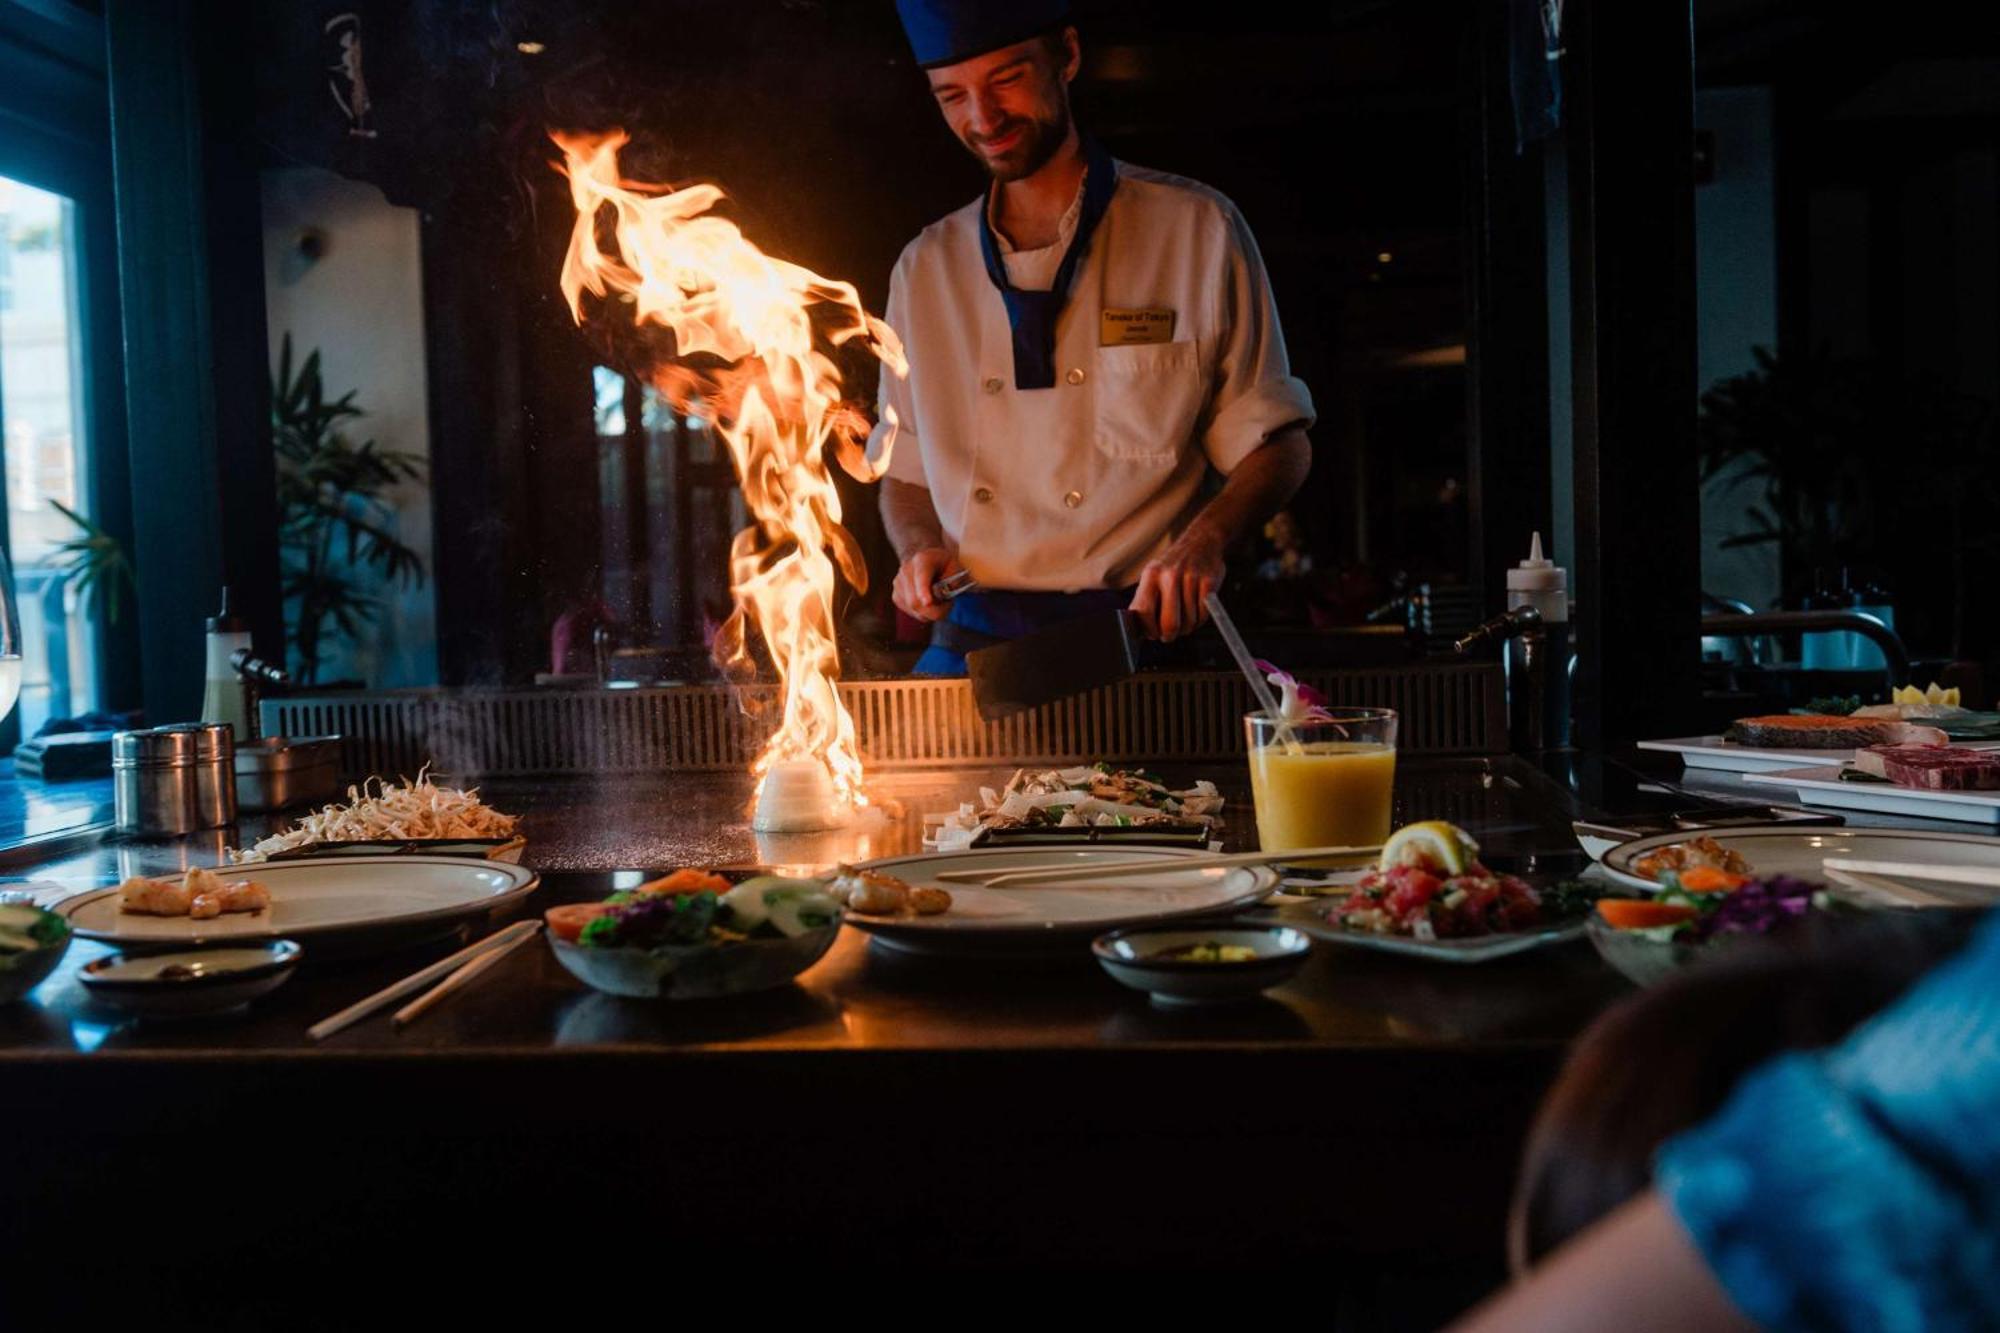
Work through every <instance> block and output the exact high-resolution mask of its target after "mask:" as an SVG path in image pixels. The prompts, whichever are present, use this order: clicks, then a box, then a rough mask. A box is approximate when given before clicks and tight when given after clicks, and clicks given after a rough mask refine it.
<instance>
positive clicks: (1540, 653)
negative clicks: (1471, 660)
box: [1452, 605, 1569, 751]
mask: <svg viewBox="0 0 2000 1333" xmlns="http://www.w3.org/2000/svg"><path fill="white" fill-rule="evenodd" d="M1510 640H1515V641H1518V642H1519V643H1520V645H1521V653H1520V668H1521V669H1520V671H1519V672H1518V673H1516V672H1515V671H1514V670H1513V664H1512V663H1509V664H1508V671H1507V730H1508V732H1509V739H1510V741H1511V742H1512V744H1513V747H1514V749H1516V750H1517V751H1544V750H1549V749H1553V748H1554V746H1555V738H1554V737H1553V736H1552V735H1551V733H1550V730H1549V726H1548V723H1549V712H1548V686H1549V681H1548V672H1549V666H1548V659H1549V653H1548V652H1547V651H1545V646H1546V644H1547V642H1548V627H1547V626H1546V625H1545V624H1544V623H1543V622H1542V613H1541V612H1540V611H1538V610H1536V609H1535V608H1534V607H1532V606H1526V605H1522V606H1514V607H1509V608H1508V609H1507V610H1505V611H1503V612H1501V613H1500V614H1499V615H1497V616H1494V617H1493V618H1492V619H1490V620H1487V621H1483V622H1482V623H1480V624H1479V625H1477V626H1475V627H1474V628H1473V629H1472V630H1471V632H1470V633H1468V634H1466V635H1465V636H1464V637H1463V638H1461V639H1459V640H1458V641H1457V642H1455V643H1454V644H1452V648H1453V649H1454V650H1455V651H1456V652H1457V653H1458V654H1459V655H1460V656H1461V657H1464V656H1468V655H1470V654H1471V652H1472V650H1473V649H1475V648H1477V647H1478V646H1479V645H1480V644H1482V643H1486V642H1488V641H1491V642H1493V643H1496V644H1499V645H1501V646H1502V651H1503V653H1504V651H1505V645H1506V644H1507V643H1508V641H1510ZM1568 665H1569V664H1568V663H1567V662H1565V663H1563V664H1562V669H1564V670H1567V669H1568ZM1517 675H1518V677H1519V678H1518V679H1517Z"/></svg>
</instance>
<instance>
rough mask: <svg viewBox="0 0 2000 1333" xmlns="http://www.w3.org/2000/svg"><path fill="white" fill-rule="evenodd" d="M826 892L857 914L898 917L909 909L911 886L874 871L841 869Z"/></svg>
mask: <svg viewBox="0 0 2000 1333" xmlns="http://www.w3.org/2000/svg"><path fill="white" fill-rule="evenodd" d="M829 892H831V893H832V895H833V897H834V898H835V899H836V900H838V901H839V902H841V903H843V904H845V905H846V906H847V907H849V908H851V909H853V910H854V911H856V912H863V913H866V914H868V915H870V916H901V915H902V914H903V912H904V911H905V910H906V909H907V908H908V907H909V905H910V886H909V885H907V884H905V883H903V881H902V880H900V879H897V878H896V877H895V876H894V875H884V874H881V873H879V872H877V871H873V870H850V869H849V868H848V867H846V866H842V867H841V868H840V874H839V875H838V876H837V877H836V878H835V879H834V881H833V883H832V885H831V886H829Z"/></svg>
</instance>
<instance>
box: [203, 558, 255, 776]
mask: <svg viewBox="0 0 2000 1333" xmlns="http://www.w3.org/2000/svg"><path fill="white" fill-rule="evenodd" d="M239 648H240V649H243V650H245V651H246V652H247V651H248V650H249V648H250V627H249V626H248V625H246V624H244V623H243V622H242V621H241V620H239V619H237V618H236V617H235V616H232V615H230V614H229V589H228V588H226V587H225V588H224V589H223V590H222V610H221V611H219V612H217V613H216V614H215V615H212V616H210V617H209V618H208V669H207V670H206V671H205V672H204V673H203V674H204V676H205V677H206V684H205V685H204V686H203V688H202V692H201V720H202V721H204V722H227V723H228V724H229V725H230V727H231V728H232V729H233V730H234V731H235V733H236V740H237V743H238V744H241V743H243V742H244V741H247V740H249V739H251V727H250V715H249V709H248V707H247V706H246V705H245V702H244V700H245V697H246V696H245V694H244V692H243V680H242V678H241V677H240V676H238V675H237V674H236V667H235V665H234V664H232V663H231V662H230V660H229V659H230V657H231V656H232V655H234V654H235V652H236V650H237V649H239Z"/></svg>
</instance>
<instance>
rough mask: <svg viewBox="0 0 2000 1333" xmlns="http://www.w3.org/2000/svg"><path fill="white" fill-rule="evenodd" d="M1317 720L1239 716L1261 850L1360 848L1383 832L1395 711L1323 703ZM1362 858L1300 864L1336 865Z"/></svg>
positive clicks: (1392, 772)
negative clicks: (1281, 722)
mask: <svg viewBox="0 0 2000 1333" xmlns="http://www.w3.org/2000/svg"><path fill="white" fill-rule="evenodd" d="M1325 713H1326V716H1325V717H1324V718H1320V717H1315V718H1314V719H1313V720H1311V721H1301V722H1293V723H1291V724H1290V725H1288V726H1284V727H1280V726H1279V724H1278V721H1277V719H1275V718H1273V717H1272V716H1271V715H1270V714H1269V713H1252V714H1250V715H1249V716H1248V717H1246V718H1244V719H1243V725H1244V728H1245V730H1246V731H1247V732H1248V734H1249V741H1250V793H1251V796H1252V797H1253V798H1254V799H1255V802H1256V806H1257V840H1258V842H1259V843H1260V844H1261V845H1262V846H1263V848H1264V850H1266V851H1272V852H1283V851H1290V850H1292V849H1294V848H1305V847H1366V846H1370V845H1373V844H1376V843H1380V842H1384V841H1386V840H1387V839H1388V837H1389V810H1390V798H1391V793H1392V792H1393V791H1394V789H1395V784H1396V712H1395V710H1394V709H1392V708H1329V709H1326V710H1325ZM1368 859H1370V858H1367V857H1348V858H1326V859H1320V860H1313V861H1302V862H1300V863H1299V864H1301V865H1310V866H1316V867H1336V868H1337V867H1339V866H1342V865H1358V864H1361V863H1363V862H1364V861H1366V860H1368Z"/></svg>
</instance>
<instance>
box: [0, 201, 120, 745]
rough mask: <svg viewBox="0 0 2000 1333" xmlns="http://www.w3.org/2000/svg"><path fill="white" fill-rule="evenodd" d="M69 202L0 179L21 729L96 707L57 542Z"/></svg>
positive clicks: (87, 652)
mask: <svg viewBox="0 0 2000 1333" xmlns="http://www.w3.org/2000/svg"><path fill="white" fill-rule="evenodd" d="M77 220H78V213H77V207H76V204H75V203H74V202H73V201H72V200H70V199H68V198H65V197H64V196H62V195H60V194H55V193H52V192H50V191H47V190H40V189H36V188H35V187H33V186H31V185H28V184H26V183H24V182H21V181H17V180H11V179H8V178H6V177H4V176H0V429H4V441H5V494H6V500H7V514H6V537H7V555H8V558H9V559H10V560H11V562H12V564H13V567H14V588H15V595H16V598H17V600H18V602H19V607H20V616H21V636H22V682H21V704H20V707H21V730H22V734H23V735H33V734H34V732H35V730H36V729H37V728H38V727H40V726H41V724H42V723H43V722H45V721H46V720H48V719H49V718H50V717H68V716H73V715H75V714H77V713H81V712H85V711H88V710H89V709H91V708H93V707H95V706H96V703H97V698H96V694H97V690H96V680H95V672H94V671H93V669H92V664H93V662H94V660H95V653H94V651H93V649H94V643H93V629H92V626H91V623H90V615H89V613H88V609H87V608H86V607H85V606H83V605H81V604H80V603H79V601H78V599H77V598H76V597H75V596H74V595H73V594H72V592H71V590H70V589H69V587H68V586H67V581H66V580H65V578H64V576H63V564H64V561H65V559H66V557H65V553H64V552H63V549H62V545H63V543H64V542H65V541H68V540H69V539H71V538H73V537H75V536H77V535H78V532H79V531H80V529H79V528H78V527H77V525H76V524H75V523H74V522H73V521H72V520H71V519H69V518H68V517H66V516H65V515H64V514H63V512H62V510H61V509H58V508H57V505H61V506H62V507H63V508H66V509H68V510H70V511H71V512H72V513H77V514H87V513H88V511H89V508H90V506H89V503H88V501H87V499H86V497H87V496H88V494H89V486H88V477H87V475H86V472H85V467H86V462H85V460H86V458H87V439H86V432H85V427H84V422H85V420H86V416H85V410H84V404H83V398H82V393H83V384H84V376H83V373H82V362H83V342H82V336H81V330H82V318H81V311H80V307H79V284H78V276H77V274H78V265H79V242H78V238H79V236H80V232H79V229H78V222H77Z"/></svg>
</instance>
